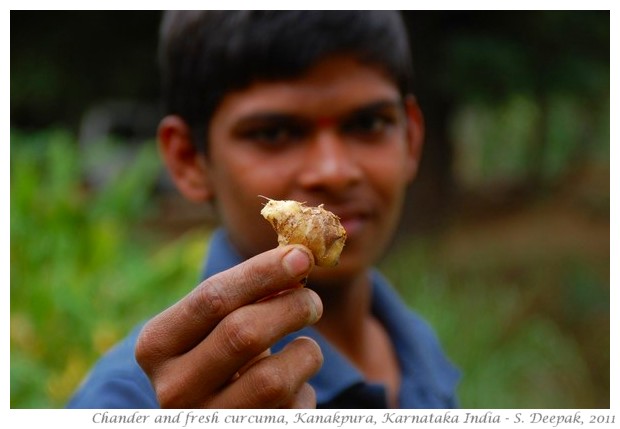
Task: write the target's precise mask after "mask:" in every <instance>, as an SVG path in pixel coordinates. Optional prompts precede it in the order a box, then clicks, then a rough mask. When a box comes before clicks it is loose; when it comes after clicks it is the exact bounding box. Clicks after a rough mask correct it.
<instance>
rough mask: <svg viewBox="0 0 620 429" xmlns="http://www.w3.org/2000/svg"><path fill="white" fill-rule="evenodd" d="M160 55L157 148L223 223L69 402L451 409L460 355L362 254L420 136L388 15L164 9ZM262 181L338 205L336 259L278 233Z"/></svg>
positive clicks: (396, 209) (385, 215)
mask: <svg viewBox="0 0 620 429" xmlns="http://www.w3.org/2000/svg"><path fill="white" fill-rule="evenodd" d="M160 55H161V62H162V72H163V83H164V101H165V108H166V114H167V116H166V117H165V118H164V119H163V120H162V121H161V124H160V127H159V130H158V139H159V147H160V152H161V155H162V157H163V159H164V161H165V163H166V165H167V168H168V170H169V172H170V174H171V177H172V178H173V180H174V182H175V184H176V186H177V187H178V189H179V190H180V192H181V193H182V194H183V195H184V196H185V197H186V198H188V199H190V200H192V201H196V202H210V203H211V204H212V205H213V207H214V208H215V210H216V212H217V213H218V215H219V218H220V219H221V222H222V228H221V229H220V230H219V231H217V232H216V233H215V234H214V236H213V238H212V240H211V245H210V250H209V257H208V260H207V263H206V266H205V269H204V273H203V278H204V281H203V282H202V283H200V284H199V285H198V286H197V287H196V288H195V289H194V290H193V291H192V292H190V293H189V294H188V295H187V296H186V297H185V298H183V299H181V300H180V301H179V302H177V303H176V304H174V305H173V306H171V307H170V308H168V309H167V310H165V311H163V312H162V313H160V314H159V315H157V316H155V317H154V318H153V319H151V320H150V321H149V322H148V323H147V324H146V325H144V326H143V327H138V328H137V329H136V330H135V331H134V332H133V333H132V334H130V336H129V337H128V338H127V339H126V340H125V341H123V342H122V343H121V344H119V345H118V346H117V347H116V348H114V349H113V350H112V351H111V352H110V353H109V354H108V355H107V356H106V357H104V358H103V359H102V360H101V362H100V363H99V364H98V365H97V366H96V367H95V369H94V370H93V372H92V373H91V374H90V376H89V378H88V379H87V381H86V383H85V384H84V385H83V386H82V387H81V389H80V390H79V391H78V392H77V394H76V395H75V397H74V398H73V399H72V401H71V403H70V404H69V406H70V407H89V408H114V407H120V408H149V407H160V406H161V407H172V408H185V407H190V408H199V407H214V408H253V407H257V408H271V407H301V408H310V407H314V406H319V407H327V408H384V407H390V408H395V407H405V408H412V407H419V408H448V407H454V406H455V405H456V396H455V386H456V382H457V378H458V373H457V371H456V370H455V369H454V368H453V366H452V365H451V364H450V363H449V362H448V361H447V360H446V358H445V357H444V355H443V352H442V351H441V348H440V346H439V344H438V342H437V340H436V338H435V335H434V334H433V332H432V330H431V329H430V328H429V327H428V326H427V325H426V324H425V323H424V322H422V321H421V320H420V319H419V318H418V317H417V316H416V315H415V314H413V313H412V312H410V311H409V310H408V309H407V308H406V306H405V305H404V304H403V302H402V301H401V300H400V299H399V298H398V297H397V296H396V294H395V292H394V291H393V290H392V289H391V287H390V286H389V285H388V283H387V282H386V280H384V279H383V278H382V277H381V276H380V275H379V274H378V273H377V272H375V271H374V270H373V269H372V266H373V264H374V263H376V261H377V260H378V258H379V257H380V256H381V255H382V253H383V252H384V250H385V249H386V247H387V245H388V243H389V241H390V239H391V237H392V235H393V233H394V230H395V228H396V225H397V222H398V218H399V214H400V211H401V206H402V203H403V199H404V195H405V190H406V187H407V185H408V184H409V183H410V181H411V180H412V179H413V178H414V176H415V174H416V170H417V168H418V163H419V159H420V152H421V146H422V140H423V123H422V115H421V112H420V111H419V108H418V106H417V104H416V102H415V100H414V98H413V97H412V96H411V95H410V94H411V87H410V79H411V69H410V54H409V47H408V42H407V36H406V33H405V29H404V25H403V23H402V21H401V19H400V17H399V16H398V14H396V13H389V12H358V11H349V12H321V11H316V12H271V11H260V12H259V11H257V12H250V11H235V12H224V11H212V12H197V11H187V12H170V13H167V14H166V15H165V17H164V20H163V23H162V30H161V51H160ZM259 195H265V196H267V197H269V198H273V199H290V200H297V201H301V202H305V203H307V204H308V205H318V204H324V205H325V208H326V209H329V210H331V211H333V212H334V213H335V214H336V215H338V216H339V217H340V218H341V221H342V224H343V226H344V228H345V229H346V231H347V241H346V245H345V249H344V251H343V253H342V255H341V257H340V262H339V264H338V266H337V267H335V268H319V267H315V266H314V261H313V259H312V256H311V254H310V253H309V251H308V250H307V249H306V248H305V247H303V246H300V245H289V246H284V247H276V245H277V243H276V234H275V233H274V231H273V229H272V228H271V226H270V225H269V224H268V222H267V221H265V220H264V219H263V218H262V217H261V216H260V210H261V207H262V204H263V203H264V200H263V199H261V198H260V197H259ZM306 279H307V281H306ZM303 283H306V287H302V284H303ZM311 325H312V326H311ZM134 353H135V355H134ZM134 356H135V358H134Z"/></svg>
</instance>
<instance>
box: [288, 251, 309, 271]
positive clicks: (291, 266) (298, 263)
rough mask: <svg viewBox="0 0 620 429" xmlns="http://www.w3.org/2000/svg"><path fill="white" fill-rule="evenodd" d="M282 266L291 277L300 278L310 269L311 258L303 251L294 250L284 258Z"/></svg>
mask: <svg viewBox="0 0 620 429" xmlns="http://www.w3.org/2000/svg"><path fill="white" fill-rule="evenodd" d="M282 265H283V266H284V269H285V270H286V272H287V273H288V274H289V275H290V276H291V277H299V276H300V275H302V274H304V273H305V272H307V271H308V269H309V268H310V258H309V256H308V254H307V253H306V252H304V251H303V250H300V249H298V248H293V249H291V250H290V251H289V252H288V253H287V254H286V255H284V257H283V258H282Z"/></svg>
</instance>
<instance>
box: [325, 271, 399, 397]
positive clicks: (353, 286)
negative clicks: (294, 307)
mask: <svg viewBox="0 0 620 429" xmlns="http://www.w3.org/2000/svg"><path fill="white" fill-rule="evenodd" d="M315 291H316V292H317V293H318V294H319V296H320V297H321V299H322V300H323V316H322V317H321V319H320V320H319V321H318V322H317V324H316V325H315V327H316V329H317V330H318V331H319V332H320V333H321V334H322V335H323V336H324V337H325V338H326V339H327V340H328V341H329V342H330V343H331V344H332V345H333V346H334V347H335V348H336V349H338V350H339V351H340V353H342V354H343V355H344V356H346V357H347V358H348V359H349V360H350V361H351V362H352V363H353V365H355V366H356V367H357V368H358V369H359V370H360V371H361V372H362V374H364V375H365V377H366V378H367V379H368V380H370V381H375V382H379V383H383V384H384V385H385V386H386V388H387V394H388V398H387V399H388V404H389V406H390V407H392V408H395V407H397V405H398V391H399V386H400V369H399V364H398V360H397V357H396V353H395V350H394V348H393V345H392V343H391V341H390V339H389V337H388V335H387V332H386V331H385V328H384V327H383V326H382V325H381V323H380V322H379V321H378V320H377V319H376V318H375V317H374V316H373V314H372V311H371V306H372V284H371V280H370V276H369V275H368V273H365V274H364V275H362V276H360V277H359V278H357V279H356V280H355V281H353V282H350V283H349V284H348V285H346V286H344V285H331V287H330V286H326V287H324V288H315Z"/></svg>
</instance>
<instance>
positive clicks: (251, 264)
mask: <svg viewBox="0 0 620 429" xmlns="http://www.w3.org/2000/svg"><path fill="white" fill-rule="evenodd" d="M313 264H314V262H313V258H312V255H311V253H310V251H309V250H308V249H306V248H305V247H303V246H299V245H291V246H283V247H278V248H275V249H272V250H269V251H267V252H264V253H261V254H259V255H257V256H255V257H254V258H251V259H248V260H247V261H245V262H244V263H242V264H239V265H237V266H235V267H233V268H231V269H230V270H227V271H224V272H221V273H219V274H217V275H215V276H213V277H210V278H209V279H207V280H205V281H204V282H202V283H201V284H200V285H198V286H197V287H196V288H195V289H194V290H193V291H192V292H191V293H189V294H188V295H187V296H185V297H184V298H183V299H181V300H180V301H179V302H177V303H176V304H174V305H173V306H172V307H170V308H168V309H167V310H165V311H163V312H162V313H160V314H159V315H157V316H156V317H154V318H153V319H152V320H150V321H149V322H148V323H147V324H146V325H145V327H144V328H143V330H142V332H141V333H140V336H139V338H138V343H137V346H136V359H137V361H138V363H139V364H140V366H141V367H142V368H143V369H144V371H145V372H146V374H147V375H148V376H149V378H150V379H151V382H152V384H153V386H154V388H155V392H156V394H157V398H158V400H159V403H160V405H161V406H162V407H163V408H202V407H208V408H276V407H295V408H311V407H314V406H316V398H315V395H314V390H313V389H312V388H311V387H310V385H308V384H307V380H308V379H309V378H310V377H312V376H313V375H314V374H315V373H316V372H317V371H318V370H319V368H320V367H321V365H322V363H323V356H322V354H321V351H320V348H319V346H318V345H317V344H316V343H315V342H314V341H313V340H311V339H310V338H304V337H302V338H297V339H296V340H294V341H292V342H291V343H289V344H288V345H287V346H286V347H285V348H284V349H283V350H282V351H281V352H280V353H278V354H276V355H272V354H271V353H270V351H269V348H270V347H271V345H273V344H274V343H275V342H276V341H278V340H279V339H280V338H282V337H283V336H284V335H286V334H288V333H291V332H295V331H297V330H299V329H301V328H303V327H304V326H307V325H310V324H312V323H315V322H316V321H317V320H318V319H319V318H320V316H321V314H322V311H323V307H322V304H321V300H320V298H319V297H318V295H317V294H316V293H315V292H313V291H312V290H310V289H307V288H303V287H301V281H302V279H304V278H305V277H306V276H307V275H308V273H309V272H310V270H311V269H312V267H313Z"/></svg>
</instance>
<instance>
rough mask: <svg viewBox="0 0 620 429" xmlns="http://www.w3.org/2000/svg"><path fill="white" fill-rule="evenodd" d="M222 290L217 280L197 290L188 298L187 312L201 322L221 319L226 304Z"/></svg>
mask: <svg viewBox="0 0 620 429" xmlns="http://www.w3.org/2000/svg"><path fill="white" fill-rule="evenodd" d="M220 290H221V288H220V283H219V282H218V281H217V279H215V278H213V279H209V280H207V281H205V282H203V283H202V284H201V285H200V286H199V287H198V288H196V289H195V290H194V291H193V293H191V294H190V295H189V298H188V300H189V302H188V304H189V305H188V306H187V308H188V310H187V311H188V312H189V313H190V316H191V317H192V318H193V319H195V320H197V321H199V322H201V321H204V320H209V319H212V318H214V317H221V316H222V315H223V313H224V311H225V302H224V299H223V297H222V294H221V293H220Z"/></svg>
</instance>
